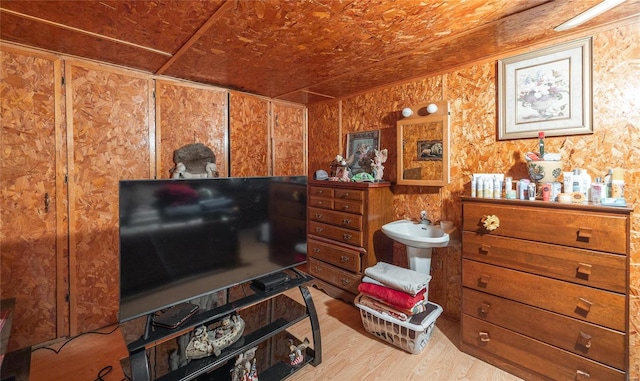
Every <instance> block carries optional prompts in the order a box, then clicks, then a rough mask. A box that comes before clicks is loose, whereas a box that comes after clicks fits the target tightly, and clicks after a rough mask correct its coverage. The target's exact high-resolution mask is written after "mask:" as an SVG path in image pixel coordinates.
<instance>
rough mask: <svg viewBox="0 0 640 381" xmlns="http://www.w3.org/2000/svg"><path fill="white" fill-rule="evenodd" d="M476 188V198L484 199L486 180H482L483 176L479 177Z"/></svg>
mask: <svg viewBox="0 0 640 381" xmlns="http://www.w3.org/2000/svg"><path fill="white" fill-rule="evenodd" d="M476 186H477V189H476V196H477V197H480V198H484V179H483V178H482V176H478V180H477V184H476Z"/></svg>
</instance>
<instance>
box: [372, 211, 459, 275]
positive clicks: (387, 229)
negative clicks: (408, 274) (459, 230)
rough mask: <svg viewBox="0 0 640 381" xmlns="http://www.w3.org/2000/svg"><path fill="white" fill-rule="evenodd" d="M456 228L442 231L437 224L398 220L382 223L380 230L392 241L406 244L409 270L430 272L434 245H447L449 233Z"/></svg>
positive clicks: (448, 243)
mask: <svg viewBox="0 0 640 381" xmlns="http://www.w3.org/2000/svg"><path fill="white" fill-rule="evenodd" d="M455 230H456V228H452V229H451V230H447V231H444V230H442V229H441V228H440V227H439V226H433V225H426V224H420V223H416V222H414V221H410V220H399V221H394V222H390V223H388V224H385V225H382V232H383V233H384V234H385V235H387V236H388V237H389V238H391V239H393V240H394V241H397V242H400V243H402V244H404V245H406V246H407V261H408V263H409V268H410V269H411V270H414V271H417V272H420V273H423V274H430V273H431V253H432V250H433V248H434V247H445V246H449V245H450V242H451V239H450V234H451V233H453V232H455Z"/></svg>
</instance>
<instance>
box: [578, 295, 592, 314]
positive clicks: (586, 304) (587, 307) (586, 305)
mask: <svg viewBox="0 0 640 381" xmlns="http://www.w3.org/2000/svg"><path fill="white" fill-rule="evenodd" d="M591 306H593V303H591V302H590V301H588V300H587V299H585V298H580V301H579V302H578V308H579V309H581V310H583V311H585V312H589V311H591Z"/></svg>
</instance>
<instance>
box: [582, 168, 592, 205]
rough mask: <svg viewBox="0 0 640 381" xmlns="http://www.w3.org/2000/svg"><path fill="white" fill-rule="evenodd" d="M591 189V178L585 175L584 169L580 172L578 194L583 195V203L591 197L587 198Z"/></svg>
mask: <svg viewBox="0 0 640 381" xmlns="http://www.w3.org/2000/svg"><path fill="white" fill-rule="evenodd" d="M590 189H591V176H590V175H589V174H588V173H587V170H586V169H583V170H581V171H580V193H582V194H583V195H584V200H585V202H588V201H589V200H590V199H591V197H589V193H590V192H589V190H590Z"/></svg>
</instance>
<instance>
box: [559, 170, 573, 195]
mask: <svg viewBox="0 0 640 381" xmlns="http://www.w3.org/2000/svg"><path fill="white" fill-rule="evenodd" d="M562 177H563V180H564V183H563V184H562V186H563V189H564V190H563V192H564V193H571V192H573V190H572V189H573V172H562Z"/></svg>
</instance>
